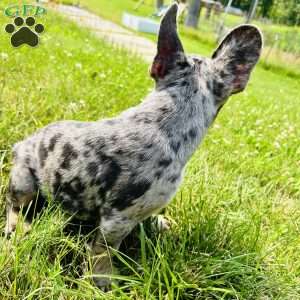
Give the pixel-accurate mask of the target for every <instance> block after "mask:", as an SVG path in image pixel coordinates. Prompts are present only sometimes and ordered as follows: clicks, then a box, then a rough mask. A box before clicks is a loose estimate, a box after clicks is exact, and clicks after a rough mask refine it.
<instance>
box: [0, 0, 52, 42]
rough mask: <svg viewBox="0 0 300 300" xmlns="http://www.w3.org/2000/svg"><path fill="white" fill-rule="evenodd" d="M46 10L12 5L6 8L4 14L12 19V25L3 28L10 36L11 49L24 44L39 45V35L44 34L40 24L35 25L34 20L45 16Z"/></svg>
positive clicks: (38, 7) (37, 7)
mask: <svg viewBox="0 0 300 300" xmlns="http://www.w3.org/2000/svg"><path fill="white" fill-rule="evenodd" d="M46 13H47V11H46V9H45V8H43V7H41V6H34V5H27V4H24V5H21V6H18V5H14V6H10V7H7V8H6V9H5V10H4V14H5V15H6V16H7V17H10V18H14V21H13V23H10V24H7V25H6V26H5V31H6V32H7V33H9V34H11V39H10V41H11V44H12V46H13V47H19V46H21V45H23V44H26V45H28V46H31V47H35V46H37V45H38V43H39V34H41V33H42V32H44V30H45V28H44V26H43V25H42V24H36V21H35V18H34V17H38V16H42V15H45V14H46Z"/></svg>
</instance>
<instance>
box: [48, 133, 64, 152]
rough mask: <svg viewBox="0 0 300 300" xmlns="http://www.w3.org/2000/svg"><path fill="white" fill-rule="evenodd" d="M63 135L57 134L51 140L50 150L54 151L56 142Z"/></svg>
mask: <svg viewBox="0 0 300 300" xmlns="http://www.w3.org/2000/svg"><path fill="white" fill-rule="evenodd" d="M61 137H62V134H61V133H58V134H55V135H54V136H53V137H52V138H51V139H50V141H49V151H53V150H54V148H55V145H56V143H57V142H58V140H59V139H60V138H61Z"/></svg>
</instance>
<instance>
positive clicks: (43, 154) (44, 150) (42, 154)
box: [39, 142, 48, 168]
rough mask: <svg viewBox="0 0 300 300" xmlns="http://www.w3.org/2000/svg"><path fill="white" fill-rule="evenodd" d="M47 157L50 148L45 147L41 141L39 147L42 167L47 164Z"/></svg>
mask: <svg viewBox="0 0 300 300" xmlns="http://www.w3.org/2000/svg"><path fill="white" fill-rule="evenodd" d="M47 157H48V150H47V148H46V147H45V145H44V143H43V142H41V143H40V147H39V160H40V164H41V167H42V168H43V167H44V166H45V161H46V159H47Z"/></svg>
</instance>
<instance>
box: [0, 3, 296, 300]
mask: <svg viewBox="0 0 300 300" xmlns="http://www.w3.org/2000/svg"><path fill="white" fill-rule="evenodd" d="M85 1H87V0H85ZM91 1H92V0H91ZM101 1H102V0H101ZM7 3H8V1H3V2H1V4H0V8H1V9H3V8H4V6H5V4H7ZM95 3H96V2H95ZM107 9H108V10H109V8H107ZM103 11H104V10H103ZM116 15H117V13H116ZM0 21H1V24H6V23H7V22H8V19H7V18H5V17H4V16H2V15H1V16H0ZM40 21H41V22H42V23H43V24H44V25H45V28H46V31H45V33H44V34H43V35H42V43H41V45H40V46H39V47H37V48H36V49H31V48H28V47H22V48H20V49H13V48H12V47H11V46H10V45H9V36H8V35H7V34H6V33H3V34H2V35H0V46H1V50H0V70H1V71H0V84H1V88H0V91H1V93H0V115H1V122H0V161H1V165H0V172H1V183H0V209H1V212H3V214H2V217H1V218H0V229H1V230H3V228H4V221H5V217H4V206H5V189H6V187H7V180H8V172H9V169H10V166H11V146H12V145H13V144H14V143H15V142H16V141H18V140H20V139H22V138H24V137H25V136H27V135H28V134H30V133H32V132H34V131H35V130H37V129H38V128H40V127H42V126H44V125H46V124H48V123H49V122H53V121H56V120H61V119H76V120H97V119H99V118H103V117H107V116H113V115H116V114H117V113H119V112H120V111H122V110H124V109H126V108H128V107H131V106H133V105H135V104H137V103H139V101H141V99H142V98H143V97H144V96H145V95H146V94H147V93H148V92H149V90H151V89H152V88H153V82H152V81H151V80H150V79H149V78H148V66H147V65H146V64H145V63H144V62H143V61H141V60H139V59H138V58H136V57H133V56H132V55H130V54H127V53H126V52H124V51H121V50H118V49H114V48H112V47H110V46H109V45H106V44H105V43H104V42H102V41H100V40H98V39H97V38H96V37H94V36H93V35H91V34H90V33H89V32H88V31H87V30H84V29H80V28H78V27H77V26H76V25H75V24H73V23H70V22H68V21H66V20H64V19H62V18H60V17H58V16H55V15H53V14H52V13H49V14H48V15H47V17H46V18H45V19H41V20H40ZM184 42H188V41H187V40H185V39H184ZM195 43H198V45H199V46H198V49H199V51H200V52H202V53H204V54H207V53H208V52H209V51H210V49H211V46H209V47H208V46H207V45H205V44H203V43H201V41H200V40H197V42H195ZM202 46H203V47H202ZM299 103H300V94H299V79H297V78H289V77H287V76H286V75H285V74H283V73H280V72H275V71H274V70H273V71H272V72H271V71H268V70H265V69H264V68H262V67H258V68H257V69H256V70H255V72H254V74H253V76H252V79H251V81H250V84H249V86H248V88H247V89H246V91H245V92H243V93H242V94H239V95H236V96H234V97H232V98H231V99H230V101H229V102H228V103H227V105H226V106H225V107H224V109H223V110H222V112H221V113H220V115H219V117H218V119H217V121H216V122H215V123H214V125H213V127H212V128H211V129H210V131H209V134H208V136H207V137H206V139H205V141H204V143H203V144H202V146H201V147H200V148H199V150H198V151H197V152H196V153H195V155H194V156H193V158H192V160H191V161H190V163H189V165H188V168H187V172H186V176H185V180H184V183H183V185H182V187H181V189H180V190H179V191H178V193H177V194H176V197H175V198H174V200H173V202H172V203H171V205H170V206H169V207H168V208H167V210H166V214H167V215H169V216H170V217H172V218H173V219H174V221H175V224H174V225H173V227H172V230H171V231H170V232H167V233H165V234H164V235H162V236H157V237H156V238H155V237H153V236H151V238H150V236H149V235H147V234H145V233H144V231H143V230H141V233H140V239H139V241H138V244H139V245H140V247H139V250H138V252H137V253H135V255H134V256H133V258H134V260H132V259H131V258H129V257H128V256H126V255H125V254H117V255H116V258H115V259H116V261H117V264H118V265H119V267H120V274H121V275H122V276H123V277H122V281H121V282H120V284H119V287H115V289H114V290H113V292H111V293H109V294H106V295H103V293H102V292H100V291H99V290H97V288H95V287H94V286H93V285H92V283H91V282H90V280H89V277H88V276H87V275H85V276H83V275H80V276H78V275H77V273H78V272H79V271H78V269H77V264H78V261H79V258H84V259H85V260H88V255H87V254H86V253H85V251H84V246H83V244H84V240H83V238H76V237H73V238H71V237H65V236H64V235H63V233H62V230H61V227H62V224H63V223H64V222H65V217H64V216H63V215H62V213H61V212H60V211H57V210H55V209H52V210H51V209H48V210H47V211H46V212H45V213H44V216H43V217H42V218H40V219H39V220H37V221H36V222H35V223H34V226H33V230H32V231H31V232H30V233H29V234H28V235H24V234H22V231H21V228H19V229H18V231H17V234H16V235H15V236H14V237H13V238H12V239H11V241H7V240H5V239H4V238H2V237H0V299H78V300H79V299H170V300H172V299H183V300H188V299H203V300H204V299H228V300H229V299H245V300H249V299H251V300H252V299H255V300H256V299H257V300H262V299H263V300H266V299H278V300H279V299H280V300H285V299H286V300H294V299H295V300H296V299H300V280H299V278H300V203H299V197H300V180H299V179H300V160H299V157H300V148H299V145H300V144H299V136H300V134H299V133H300V132H299V126H298V125H297V124H299V115H300V107H299ZM53 210H54V211H53ZM72 253H73V257H71V259H72V260H71V262H70V261H69V265H68V266H66V265H65V263H64V262H65V260H66V259H67V258H68V257H70V254H72ZM76 255H77V256H78V257H77V256H76ZM71 256H72V255H71Z"/></svg>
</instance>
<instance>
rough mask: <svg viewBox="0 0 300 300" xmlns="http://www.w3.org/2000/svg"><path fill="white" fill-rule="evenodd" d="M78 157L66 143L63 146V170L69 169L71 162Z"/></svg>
mask: <svg viewBox="0 0 300 300" xmlns="http://www.w3.org/2000/svg"><path fill="white" fill-rule="evenodd" d="M77 157H78V153H77V152H76V151H75V149H74V147H73V146H72V145H71V144H70V143H66V144H64V146H63V152H62V158H63V162H62V164H61V167H62V168H63V169H69V168H70V167H71V161H72V160H73V159H76V158H77Z"/></svg>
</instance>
